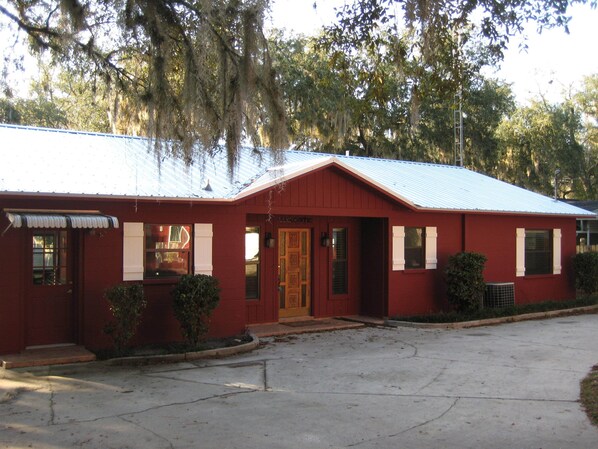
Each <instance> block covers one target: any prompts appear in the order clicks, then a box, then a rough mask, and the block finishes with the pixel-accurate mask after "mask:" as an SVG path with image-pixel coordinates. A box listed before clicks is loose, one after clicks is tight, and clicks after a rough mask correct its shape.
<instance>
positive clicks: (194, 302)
mask: <svg viewBox="0 0 598 449" xmlns="http://www.w3.org/2000/svg"><path fill="white" fill-rule="evenodd" d="M172 295H173V298H174V301H173V307H174V315H175V316H176V318H177V320H179V323H180V324H181V331H182V333H183V336H184V337H185V339H186V340H187V342H188V343H189V345H190V346H191V347H192V348H196V347H197V346H198V344H199V342H200V340H201V338H202V337H203V335H204V334H205V333H206V332H207V331H208V327H209V325H208V323H209V318H210V315H211V314H212V312H213V311H214V309H215V308H216V306H217V305H218V302H219V301H220V288H219V286H218V279H216V278H215V277H213V276H208V275H205V274H195V275H193V274H187V275H185V276H182V277H181V279H180V281H179V283H178V284H177V285H176V286H175V287H174V290H173V291H172Z"/></svg>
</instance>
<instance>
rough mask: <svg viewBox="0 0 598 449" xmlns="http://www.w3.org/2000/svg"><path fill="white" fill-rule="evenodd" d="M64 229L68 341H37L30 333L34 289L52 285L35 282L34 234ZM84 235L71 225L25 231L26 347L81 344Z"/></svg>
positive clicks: (49, 287) (39, 289) (24, 308)
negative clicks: (80, 298)
mask: <svg viewBox="0 0 598 449" xmlns="http://www.w3.org/2000/svg"><path fill="white" fill-rule="evenodd" d="M60 231H65V232H66V233H67V251H68V252H67V283H66V284H65V285H63V286H60V288H62V289H63V290H65V293H66V294H69V295H70V299H68V300H67V301H68V302H69V306H68V307H69V309H70V310H69V311H68V313H69V317H68V331H67V333H68V334H69V336H68V337H67V338H66V339H65V340H67V341H52V340H53V339H52V338H49V341H48V342H36V341H35V340H32V336H31V334H30V331H31V326H32V324H33V323H32V321H33V320H32V317H31V311H32V307H33V301H34V297H35V296H36V294H39V293H36V292H35V291H36V290H37V291H38V292H40V291H41V290H42V289H47V290H50V289H52V288H53V286H43V285H35V284H33V279H32V276H33V236H34V235H35V234H43V233H48V234H49V233H56V234H58V233H59V232H60ZM80 240H81V235H80V232H79V231H78V230H75V229H71V228H31V229H28V230H27V231H26V237H25V241H24V253H25V263H24V276H23V283H24V290H23V291H24V302H23V316H24V327H23V342H24V346H25V347H26V348H31V347H43V346H61V345H65V344H75V343H78V341H79V339H80V335H81V329H80V326H79V324H80V322H81V320H80V307H79V301H78V298H79V297H80V292H79V287H80V285H81V283H80V282H79V275H80V270H79V264H80V263H81V260H80V258H81V252H80V251H79V247H80Z"/></svg>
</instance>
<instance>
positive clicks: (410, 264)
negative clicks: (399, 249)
mask: <svg viewBox="0 0 598 449" xmlns="http://www.w3.org/2000/svg"><path fill="white" fill-rule="evenodd" d="M425 238H426V232H425V228H408V227H406V228H405V268H406V269H416V268H424V267H425V261H426V260H425V254H426V253H425V245H424V242H425Z"/></svg>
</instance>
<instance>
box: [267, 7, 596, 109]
mask: <svg viewBox="0 0 598 449" xmlns="http://www.w3.org/2000/svg"><path fill="white" fill-rule="evenodd" d="M347 2H349V3H351V0H317V1H315V3H317V9H315V10H314V8H313V5H314V0H274V3H273V6H272V24H271V25H272V26H275V27H277V28H285V29H287V30H289V31H294V32H297V33H304V34H313V33H315V32H317V30H318V29H319V28H320V27H322V26H323V25H327V24H330V23H331V22H332V21H334V19H335V13H334V7H339V6H342V5H343V4H345V3H347ZM570 13H571V16H572V19H571V22H570V24H569V31H570V34H566V33H565V32H564V30H562V29H555V30H545V31H544V32H542V34H541V35H538V34H536V32H535V26H534V24H530V25H529V26H528V30H527V33H528V50H527V52H521V51H520V50H519V48H518V46H519V43H520V42H521V39H517V40H513V41H512V42H511V44H510V48H509V51H508V52H507V54H506V55H505V60H504V62H503V64H502V67H501V69H500V70H499V71H498V72H492V71H490V72H491V73H490V74H491V75H495V76H497V77H498V78H502V79H504V80H506V81H507V82H509V83H512V87H513V91H514V93H515V95H516V96H517V99H518V100H519V101H520V102H525V101H526V100H528V99H529V98H531V97H533V96H537V95H538V94H542V95H545V96H546V97H547V98H548V99H549V100H552V101H558V100H560V99H562V98H563V95H562V94H563V92H565V91H567V92H568V91H570V90H576V89H578V88H579V87H580V86H581V81H582V79H583V77H584V76H587V75H591V74H595V73H598V50H597V47H598V10H592V9H591V8H590V7H589V6H587V5H575V6H574V7H572V8H571V9H570Z"/></svg>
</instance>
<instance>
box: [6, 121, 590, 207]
mask: <svg viewBox="0 0 598 449" xmlns="http://www.w3.org/2000/svg"><path fill="white" fill-rule="evenodd" d="M0 142H1V145H2V166H1V168H0V192H13V193H19V192H20V193H45V194H52V193H55V194H63V195H92V196H103V197H106V196H115V197H137V198H172V199H198V200H234V199H236V198H240V197H243V196H246V195H248V194H251V193H253V192H258V191H260V190H261V189H265V188H267V187H268V186H269V185H271V183H275V182H281V181H283V180H285V179H290V178H293V177H294V176H297V175H299V174H303V173H307V172H309V171H310V170H313V169H317V168H319V167H322V166H326V165H337V166H339V167H342V168H343V169H345V170H347V171H350V172H351V173H353V174H354V175H355V176H356V177H358V178H361V179H363V180H364V181H368V182H370V183H372V184H374V185H376V186H377V187H378V188H380V189H381V190H383V191H385V192H386V193H387V194H389V195H390V196H393V197H395V198H396V199H397V200H399V201H403V202H405V203H407V204H410V205H412V206H413V207H415V208H418V209H427V210H441V211H442V210H446V211H471V212H499V213H524V214H542V215H574V216H593V214H592V213H591V212H588V211H585V210H583V209H580V208H577V207H575V206H572V205H569V204H566V203H564V202H561V201H556V200H553V199H552V198H548V197H546V196H543V195H539V194H537V193H534V192H531V191H529V190H525V189H522V188H519V187H516V186H513V185H511V184H507V183H505V182H501V181H498V180H496V179H494V178H491V177H488V176H485V175H482V174H479V173H475V172H473V171H470V170H467V169H465V168H461V167H454V166H448V165H438V164H425V163H418V162H406V161H398V160H388V159H373V158H362V157H354V156H339V155H330V154H322V153H313V152H301V151H291V150H289V151H286V152H284V158H283V160H282V161H279V160H275V159H276V158H275V157H274V155H273V154H272V152H270V151H269V150H254V149H251V148H243V149H242V150H241V154H240V157H239V162H238V164H237V166H236V167H235V171H234V176H233V177H231V176H230V175H229V170H228V165H227V159H226V154H225V152H224V151H222V152H219V153H216V154H214V155H213V156H212V157H209V158H205V159H204V160H203V161H199V162H195V163H194V164H193V165H191V166H186V165H185V163H184V162H183V161H182V160H180V159H176V158H172V157H169V156H163V157H161V158H160V161H159V163H158V159H157V157H156V155H155V153H154V151H153V150H152V148H151V147H150V145H149V143H148V142H149V141H148V140H147V139H143V138H138V137H126V136H116V135H108V134H95V133H85V132H71V131H63V130H48V129H42V128H29V127H20V126H11V125H0ZM274 167H276V168H274ZM269 169H270V170H269ZM208 184H209V187H208ZM207 187H208V188H207Z"/></svg>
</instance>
